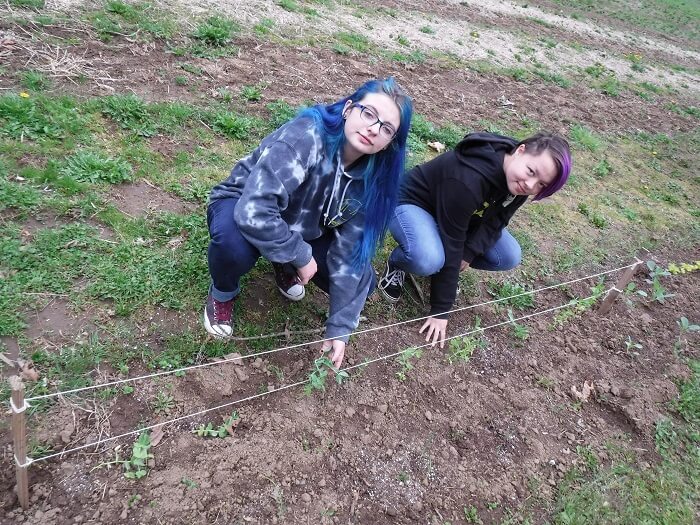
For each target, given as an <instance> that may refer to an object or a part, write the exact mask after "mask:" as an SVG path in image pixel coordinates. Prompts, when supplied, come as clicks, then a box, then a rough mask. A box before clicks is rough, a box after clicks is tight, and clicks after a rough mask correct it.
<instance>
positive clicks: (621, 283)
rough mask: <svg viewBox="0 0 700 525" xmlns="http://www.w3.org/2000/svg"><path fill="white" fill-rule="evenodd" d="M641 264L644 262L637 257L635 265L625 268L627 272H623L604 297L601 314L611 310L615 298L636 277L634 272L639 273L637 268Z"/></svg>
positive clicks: (599, 309)
mask: <svg viewBox="0 0 700 525" xmlns="http://www.w3.org/2000/svg"><path fill="white" fill-rule="evenodd" d="M641 264H643V262H642V261H640V260H639V259H637V262H636V263H635V264H634V266H630V267H629V268H627V270H625V273H623V274H622V275H621V276H620V278H619V279H618V280H617V282H616V283H615V286H613V287H612V288H611V289H610V290H609V291H608V295H606V296H605V299H603V302H602V303H601V305H600V308H598V313H599V314H600V315H605V314H607V313H608V312H609V311H610V309H611V308H612V305H613V303H614V302H615V299H617V296H618V295H620V294H621V293H622V291H623V290H624V289H625V288H626V287H627V285H628V284H629V282H630V281H631V280H632V277H634V274H635V273H637V270H638V269H639V266H640V265H641Z"/></svg>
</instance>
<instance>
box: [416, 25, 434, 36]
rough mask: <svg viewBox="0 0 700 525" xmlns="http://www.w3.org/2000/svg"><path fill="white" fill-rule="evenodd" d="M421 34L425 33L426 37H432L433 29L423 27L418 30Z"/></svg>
mask: <svg viewBox="0 0 700 525" xmlns="http://www.w3.org/2000/svg"><path fill="white" fill-rule="evenodd" d="M419 31H420V32H421V33H425V34H426V35H434V34H435V29H433V28H432V27H430V26H423V27H421V28H420V29H419Z"/></svg>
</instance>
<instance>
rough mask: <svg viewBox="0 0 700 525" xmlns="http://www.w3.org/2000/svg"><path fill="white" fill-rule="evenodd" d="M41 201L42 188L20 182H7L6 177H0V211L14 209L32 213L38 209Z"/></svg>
mask: <svg viewBox="0 0 700 525" xmlns="http://www.w3.org/2000/svg"><path fill="white" fill-rule="evenodd" d="M41 200H42V194H41V190H40V188H36V187H34V186H33V185H31V184H24V183H22V182H21V181H18V180H7V179H6V178H5V177H0V210H4V209H7V208H14V209H16V210H20V211H25V212H30V211H32V210H34V209H36V207H37V206H38V205H39V203H40V202H41Z"/></svg>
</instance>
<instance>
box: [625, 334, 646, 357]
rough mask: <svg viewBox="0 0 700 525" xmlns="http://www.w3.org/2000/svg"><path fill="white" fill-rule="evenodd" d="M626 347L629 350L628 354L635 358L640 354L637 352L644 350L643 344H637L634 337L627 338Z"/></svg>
mask: <svg viewBox="0 0 700 525" xmlns="http://www.w3.org/2000/svg"><path fill="white" fill-rule="evenodd" d="M625 347H626V349H627V353H628V354H631V355H634V356H637V355H639V352H637V350H641V349H642V348H643V347H642V345H641V344H639V343H635V342H634V340H633V339H632V337H631V336H629V335H628V336H627V340H626V341H625Z"/></svg>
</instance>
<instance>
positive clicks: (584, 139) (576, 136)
mask: <svg viewBox="0 0 700 525" xmlns="http://www.w3.org/2000/svg"><path fill="white" fill-rule="evenodd" d="M569 136H570V137H571V140H572V142H573V143H574V145H575V146H578V147H579V148H583V149H586V150H588V151H591V152H593V153H596V152H598V151H600V150H601V149H603V145H604V142H603V139H601V138H600V137H599V136H598V135H596V134H595V133H594V132H592V131H591V130H590V129H588V128H587V127H586V126H583V125H581V124H576V125H574V126H573V127H572V128H571V130H570V131H569Z"/></svg>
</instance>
